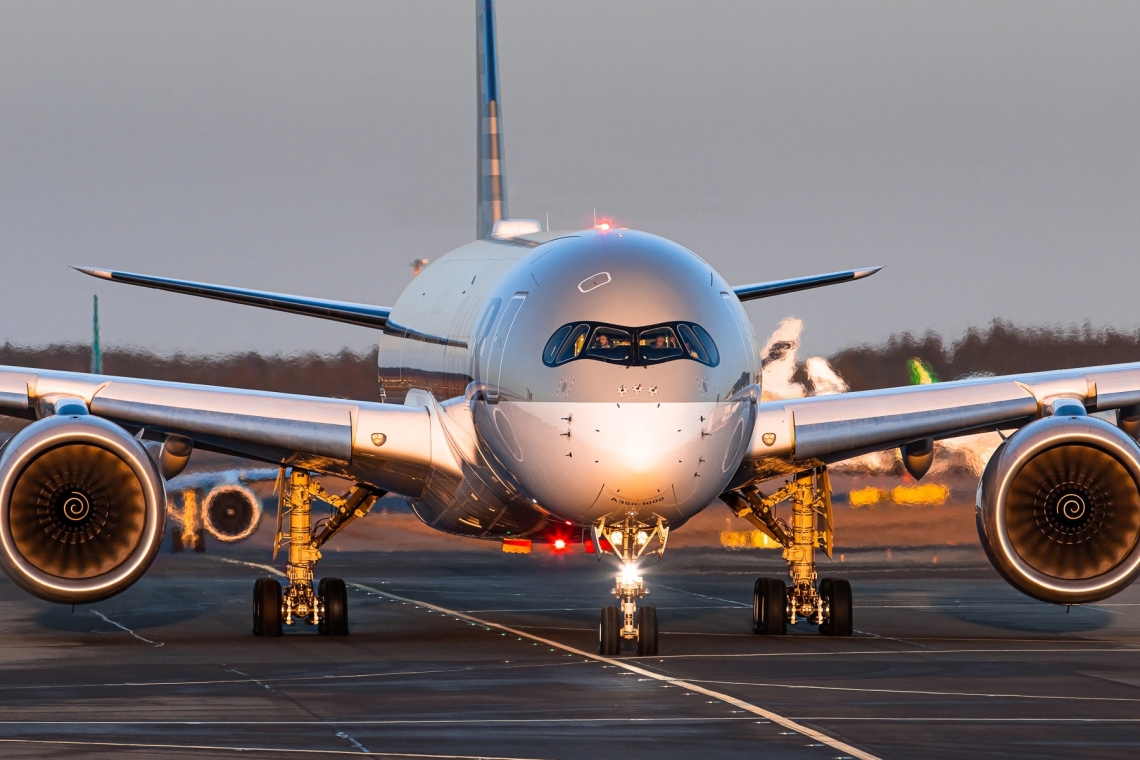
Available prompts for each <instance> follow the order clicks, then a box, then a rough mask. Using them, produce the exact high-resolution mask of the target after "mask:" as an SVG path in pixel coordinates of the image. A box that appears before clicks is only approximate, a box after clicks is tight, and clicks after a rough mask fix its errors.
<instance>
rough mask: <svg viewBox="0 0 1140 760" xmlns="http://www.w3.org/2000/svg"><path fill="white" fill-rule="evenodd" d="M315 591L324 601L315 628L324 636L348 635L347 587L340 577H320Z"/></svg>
mask: <svg viewBox="0 0 1140 760" xmlns="http://www.w3.org/2000/svg"><path fill="white" fill-rule="evenodd" d="M317 593H318V595H319V596H320V597H321V599H322V600H323V601H324V603H325V616H324V619H323V620H321V622H320V623H319V624H318V625H317V630H318V631H320V632H321V633H322V634H324V635H325V636H347V635H348V588H347V587H346V586H345V585H344V581H342V580H341V579H340V578H322V579H321V582H320V584H319V585H318V586H317Z"/></svg>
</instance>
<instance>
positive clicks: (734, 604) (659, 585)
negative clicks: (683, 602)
mask: <svg viewBox="0 0 1140 760" xmlns="http://www.w3.org/2000/svg"><path fill="white" fill-rule="evenodd" d="M657 585H658V587H660V588H667V589H669V590H670V591H679V592H680V593H682V594H691V595H693V596H699V597H700V598H701V599H715V600H716V601H718V602H728V603H729V604H731V605H733V608H736V607H751V606H752V605H751V604H747V603H745V602H738V601H736V600H734V599H723V598H721V597H719V596H707V595H706V594H698V593H697V592H696V591H686V590H685V589H683V588H673V587H672V586H666V585H665V584H664V583H658V584H657ZM658 609H662V608H661V607H658ZM720 609H730V608H728V607H721V608H720Z"/></svg>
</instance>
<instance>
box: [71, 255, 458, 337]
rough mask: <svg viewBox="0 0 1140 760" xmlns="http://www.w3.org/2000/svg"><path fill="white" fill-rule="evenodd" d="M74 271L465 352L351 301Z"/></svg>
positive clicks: (87, 269) (384, 312)
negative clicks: (346, 325)
mask: <svg viewBox="0 0 1140 760" xmlns="http://www.w3.org/2000/svg"><path fill="white" fill-rule="evenodd" d="M74 268H75V269H76V270H77V271H79V272H83V273H84V274H89V275H91V276H92V277H98V278H99V279H101V280H109V281H110V282H121V283H124V284H126V285H138V286H141V287H144V288H155V289H156V290H167V291H170V292H171V293H182V294H184V295H189V296H199V297H200V298H212V299H214V300H215V301H228V302H230V303H240V304H244V305H246V306H257V307H259V308H262V309H273V310H274V311H284V312H288V313H290V314H301V315H303V316H306V317H318V318H320V319H331V320H333V321H335V322H346V323H348V324H350V325H358V326H360V327H372V328H376V329H380V330H383V331H384V334H385V335H394V336H396V337H398V338H407V339H409V340H418V341H421V342H424V343H436V344H439V345H443V346H457V347H459V348H467V343H465V342H464V341H460V340H453V339H451V338H448V337H446V336H442V335H431V334H429V333H424V332H420V331H418V330H413V329H411V328H410V327H405V326H403V325H400V324H396V323H395V322H393V321H392V320H390V319H389V318H388V317H389V315H390V314H391V313H392V310H391V309H390V308H389V307H387V306H372V305H370V304H366V303H353V302H351V301H334V300H331V299H328V298H312V297H309V296H294V295H290V294H288V293H272V292H270V291H267V290H251V289H249V288H235V287H231V286H229V285H213V284H211V283H208V282H194V281H192V280H176V279H173V278H170V277H156V276H154V275H149V274H136V273H134V272H119V271H115V270H113V269H93V268H91V267H74Z"/></svg>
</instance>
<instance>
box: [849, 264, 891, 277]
mask: <svg viewBox="0 0 1140 760" xmlns="http://www.w3.org/2000/svg"><path fill="white" fill-rule="evenodd" d="M882 268H883V267H882V266H877V267H867V268H866V269H856V270H855V276H854V277H852V278H851V279H852V280H862V279H863V278H864V277H870V276H871V275H873V274H874V273H875V272H878V271H879V270H880V269H882Z"/></svg>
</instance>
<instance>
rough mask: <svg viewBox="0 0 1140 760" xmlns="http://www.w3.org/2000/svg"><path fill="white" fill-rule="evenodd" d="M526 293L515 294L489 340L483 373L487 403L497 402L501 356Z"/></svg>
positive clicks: (501, 369)
mask: <svg viewBox="0 0 1140 760" xmlns="http://www.w3.org/2000/svg"><path fill="white" fill-rule="evenodd" d="M526 297H527V294H526V293H515V295H514V296H513V297H512V298H511V300H510V301H508V302H507V306H506V308H504V309H503V316H502V317H500V318H499V324H498V325H497V326H496V328H495V335H494V337H493V338H491V348H490V350H489V351H488V352H487V365H486V369H485V371H484V373H483V377H484V382H485V383H487V403H489V404H497V403H498V402H499V379H500V377H501V376H502V374H503V354H504V352H505V350H506V347H507V340H508V339H509V338H510V335H511V328H512V327H513V326H514V324H515V317H517V316H518V315H519V309H521V308H522V305H523V301H525V300H526Z"/></svg>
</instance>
